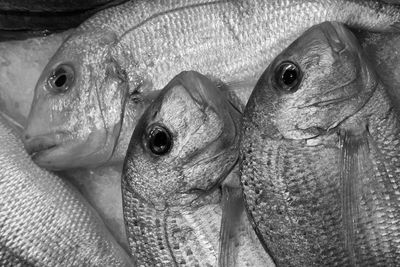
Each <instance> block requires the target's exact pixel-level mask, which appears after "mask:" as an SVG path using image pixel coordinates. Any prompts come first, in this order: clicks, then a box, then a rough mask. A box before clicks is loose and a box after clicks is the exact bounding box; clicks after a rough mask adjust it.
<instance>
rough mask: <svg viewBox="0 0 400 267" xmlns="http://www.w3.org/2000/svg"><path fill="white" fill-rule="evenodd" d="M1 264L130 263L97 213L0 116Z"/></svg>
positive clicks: (78, 264)
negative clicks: (37, 159)
mask: <svg viewBox="0 0 400 267" xmlns="http://www.w3.org/2000/svg"><path fill="white" fill-rule="evenodd" d="M0 143H1V144H2V145H1V147H0V170H1V171H0V265H1V266H132V262H131V259H130V257H129V256H128V254H127V253H126V252H125V251H124V250H123V249H122V248H121V247H120V246H119V245H118V244H117V242H116V241H115V240H114V238H113V237H112V235H111V234H110V233H109V231H108V230H107V228H106V227H105V225H104V224H103V222H102V221H101V219H100V217H99V216H98V215H97V213H96V212H95V211H94V210H93V209H92V208H91V207H90V206H89V205H88V203H87V202H86V201H85V200H84V199H83V197H82V196H80V195H79V193H77V192H76V191H75V190H74V189H73V188H72V187H71V186H70V185H69V184H67V183H66V182H65V181H63V180H62V179H60V178H59V177H57V176H55V175H53V174H52V173H49V172H47V171H45V170H42V169H40V168H39V167H38V166H36V165H35V164H34V163H33V162H32V160H31V159H30V157H29V156H28V155H27V153H26V152H25V150H24V147H23V144H22V142H21V140H20V139H19V138H18V137H17V135H16V132H15V131H14V130H12V129H11V128H10V127H9V126H8V125H7V122H6V120H4V119H3V117H1V118H0Z"/></svg>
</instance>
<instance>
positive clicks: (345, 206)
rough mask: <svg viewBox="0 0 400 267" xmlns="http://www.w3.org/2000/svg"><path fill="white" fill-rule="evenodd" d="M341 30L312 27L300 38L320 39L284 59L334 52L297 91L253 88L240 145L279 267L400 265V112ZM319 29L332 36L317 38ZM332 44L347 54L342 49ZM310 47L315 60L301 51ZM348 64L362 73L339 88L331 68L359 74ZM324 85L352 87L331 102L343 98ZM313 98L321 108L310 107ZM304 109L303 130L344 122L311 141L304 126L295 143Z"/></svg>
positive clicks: (248, 187) (252, 197) (249, 189)
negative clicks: (294, 111) (328, 82)
mask: <svg viewBox="0 0 400 267" xmlns="http://www.w3.org/2000/svg"><path fill="white" fill-rule="evenodd" d="M330 25H331V26H330ZM332 25H333V24H324V25H322V26H320V28H317V27H315V28H314V29H310V31H309V32H308V34H310V35H306V36H303V38H302V39H301V40H303V41H304V40H308V39H309V38H311V36H312V37H313V38H320V40H318V43H317V45H316V46H310V47H307V46H305V47H303V46H301V45H304V44H310V43H305V42H302V41H298V42H296V43H293V46H291V47H289V48H288V50H287V51H286V52H285V53H283V56H282V57H283V58H284V59H286V58H291V59H292V60H294V59H293V58H295V59H296V57H295V56H298V57H301V56H303V57H305V56H304V55H306V56H309V57H312V56H313V55H321V54H322V53H324V55H333V57H332V60H331V61H330V60H329V59H327V58H325V61H322V60H321V61H320V62H319V64H315V66H317V68H316V69H314V72H312V73H306V74H305V75H304V77H306V78H304V80H302V83H301V84H300V85H299V88H298V90H297V91H296V92H295V93H293V92H292V93H291V94H283V93H281V92H280V91H279V89H277V88H273V87H272V86H270V85H269V84H268V82H264V83H263V82H260V84H259V87H256V89H255V90H254V92H253V95H252V97H251V100H250V101H249V103H248V105H247V107H246V111H245V115H244V122H243V137H242V144H241V154H242V155H243V161H242V164H241V184H242V186H243V189H244V195H245V202H246V209H247V211H248V213H249V216H250V220H251V222H252V224H253V227H254V228H255V229H256V232H257V235H258V237H259V238H260V240H261V241H262V242H263V244H264V245H265V248H266V250H267V251H269V252H270V255H271V257H272V258H273V259H274V261H275V263H276V264H277V265H278V266H398V265H399V262H400V190H399V186H400V179H399V175H400V156H399V155H400V116H399V114H398V112H397V111H396V109H394V108H393V105H392V103H391V99H390V98H389V96H388V95H387V92H386V89H387V88H385V87H384V86H383V85H382V83H381V82H380V80H379V79H378V77H377V76H376V74H375V72H374V70H373V67H372V66H371V65H370V64H369V62H368V61H367V60H366V58H365V55H364V54H363V53H362V52H361V48H360V47H359V46H358V44H357V43H356V42H357V40H356V39H355V38H354V36H353V37H352V35H351V33H349V31H348V30H347V29H345V27H344V26H343V25H338V24H335V25H334V26H332ZM320 29H322V32H323V35H320V36H319V37H318V35H317V34H315V35H311V34H312V33H316V32H318V31H319V30H320ZM335 31H336V33H335ZM321 36H322V37H321ZM323 38H325V39H323ZM324 44H325V45H326V44H327V45H328V46H325V45H324ZM332 44H334V45H335V46H333V45H332ZM324 47H325V48H329V49H326V50H324ZM332 47H334V48H335V47H341V49H338V50H335V52H333V49H332ZM302 49H303V50H304V51H310V50H314V52H315V54H313V53H310V54H302V52H303V50H302ZM330 49H331V50H330ZM338 51H339V53H337V52H338ZM299 55H301V56H299ZM290 56H292V57H290ZM282 57H280V58H278V60H284V59H283V58H282ZM321 57H322V55H321ZM302 59H304V58H302ZM305 59H307V57H306V58H305ZM340 59H341V60H342V61H340ZM296 60H297V61H296V62H301V61H300V60H298V59H296ZM352 60H353V61H352ZM357 60H358V61H357ZM321 62H324V63H321ZM349 62H353V64H354V65H353V67H355V68H356V69H357V72H356V73H357V75H356V76H354V77H353V78H351V76H349V78H348V82H347V83H343V81H342V80H340V79H339V78H344V77H345V76H341V77H338V82H337V83H334V82H333V78H334V77H335V75H338V74H341V73H340V72H338V71H337V69H335V68H334V67H332V66H335V67H337V66H341V67H342V68H345V70H347V71H351V70H352V69H353V68H349V66H351V65H349V64H348V65H345V63H349ZM335 64H336V65H335ZM302 66H303V65H302ZM310 66H311V64H310ZM272 70H273V69H272ZM303 70H304V68H303ZM269 71H271V69H269V70H268V71H267V72H266V73H267V74H265V75H266V76H268V74H269V73H270V72H269ZM320 74H321V75H320ZM319 75H320V76H319ZM310 77H311V78H310ZM325 79H331V80H332V82H331V83H330V85H333V86H334V87H333V88H334V89H343V88H344V92H345V93H344V94H343V95H344V97H342V98H334V99H333V100H334V101H332V102H328V103H329V104H326V103H327V102H322V101H321V102H318V99H317V98H318V97H321V96H322V97H321V98H322V99H323V101H330V100H332V97H331V99H330V98H329V96H330V95H329V94H330V93H332V91H333V92H335V91H334V90H332V89H331V88H330V87H328V89H329V90H327V92H326V91H325V90H326V88H322V87H323V86H320V85H323V82H324V81H325ZM310 80H311V81H314V82H316V84H313V83H310ZM304 84H306V86H304ZM343 84H345V85H343ZM336 86H338V87H336ZM346 86H347V87H346ZM336 92H342V91H339V90H336ZM354 92H355V93H356V95H353V93H354ZM296 94H297V95H296ZM333 95H334V97H337V96H342V95H341V94H338V93H336V94H333ZM349 95H350V96H352V97H348V96H349ZM346 96H347V98H346ZM304 99H305V100H304ZM316 99H317V100H316ZM338 99H339V100H338ZM290 101H293V102H290ZM301 101H303V102H301ZM304 102H305V103H307V104H308V103H313V105H311V108H310V109H307V108H308V107H309V106H307V105H305V104H303V103H304ZM290 103H294V104H293V105H290ZM285 105H287V106H288V107H289V108H287V109H285V108H286V107H287V106H285ZM298 106H300V109H299V110H301V109H302V110H304V113H303V114H304V115H302V116H301V115H298V114H294V116H292V117H291V119H297V121H295V122H296V123H297V122H299V125H302V124H301V123H304V121H305V122H308V121H309V120H312V121H317V120H320V119H321V118H328V119H333V120H336V119H337V120H340V121H338V122H337V123H336V124H334V127H331V128H329V129H324V128H323V127H320V128H319V129H321V130H320V131H319V132H318V134H315V135H311V137H309V136H310V131H309V132H307V131H306V130H309V129H312V128H311V127H310V128H305V129H306V130H304V128H299V127H298V128H296V131H297V132H295V134H293V135H292V136H294V137H293V138H291V135H290V134H292V133H293V132H294V130H292V129H293V128H295V127H296V126H298V125H297V124H295V123H293V124H291V123H292V122H291V121H290V120H284V119H286V117H284V116H285V112H287V111H288V110H289V111H291V110H296V109H295V108H297V107H298ZM340 107H344V108H340ZM358 107H359V108H358ZM315 110H317V111H319V112H320V113H313V112H316V111H315ZM307 112H309V113H307ZM325 113H326V114H328V115H329V116H326V117H324V116H325V115H326V114H325ZM276 114H280V115H281V116H282V117H284V119H282V117H278V116H276ZM315 114H317V115H318V116H319V117H318V116H317V115H315ZM286 116H287V115H286ZM282 121H283V123H282ZM323 123H324V121H322V122H320V124H321V125H324V124H323ZM305 125H306V126H307V124H305ZM311 125H312V126H315V127H318V126H320V125H319V124H311ZM328 126H329V127H330V125H329V124H328ZM284 127H287V128H284ZM288 129H289V130H288ZM302 130H304V132H301V131H302ZM285 135H286V136H289V137H286V136H285ZM303 136H305V137H303Z"/></svg>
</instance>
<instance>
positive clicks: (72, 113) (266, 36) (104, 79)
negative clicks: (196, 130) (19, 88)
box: [25, 0, 400, 169]
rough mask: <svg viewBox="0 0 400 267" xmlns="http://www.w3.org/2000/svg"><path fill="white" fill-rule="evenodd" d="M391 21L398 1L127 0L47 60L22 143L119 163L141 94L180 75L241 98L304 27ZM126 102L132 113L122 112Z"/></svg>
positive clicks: (51, 153)
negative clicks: (64, 75) (231, 89)
mask: <svg viewBox="0 0 400 267" xmlns="http://www.w3.org/2000/svg"><path fill="white" fill-rule="evenodd" d="M266 14H268V15H266ZM283 18H284V21H283V20H282V19H283ZM399 19H400V16H399V8H398V6H390V5H387V4H382V3H379V2H377V1H345V0H337V1H300V0H297V1H294V0H291V1H262V0H257V1H239V2H238V1H211V0H187V1H184V2H182V1H177V0H170V1H150V2H149V1H130V2H127V3H125V4H122V5H120V6H117V7H114V8H110V9H107V10H104V11H101V12H99V13H98V14H97V15H95V16H93V17H92V18H91V19H89V20H88V21H86V22H85V23H83V24H82V25H81V26H80V27H79V28H78V29H77V30H76V32H75V34H73V35H72V36H71V37H70V38H69V39H68V40H67V41H66V42H65V43H64V44H63V45H62V46H61V48H60V49H59V51H58V52H57V53H56V55H55V56H54V57H53V59H52V60H51V61H50V62H49V64H48V65H47V67H46V69H45V70H44V72H43V73H42V76H41V78H40V79H39V81H38V84H37V87H36V90H35V98H34V102H33V106H32V109H31V113H30V119H29V121H30V123H29V124H28V128H27V131H26V134H27V138H26V140H25V143H26V144H27V147H28V149H29V150H38V149H39V148H38V147H39V146H38V145H37V144H41V143H44V144H45V145H44V146H42V147H48V146H50V144H51V145H54V144H55V145H56V146H52V149H51V150H47V151H45V150H42V151H41V152H40V153H39V154H37V155H36V157H35V161H36V162H37V163H38V164H39V165H41V166H44V167H46V168H53V169H63V168H72V167H79V166H87V165H95V164H98V165H100V164H103V163H105V162H109V161H122V159H123V158H124V156H125V152H126V148H127V146H128V144H129V140H130V136H131V132H132V129H133V127H132V126H134V125H135V124H136V122H137V120H138V118H139V117H140V115H141V114H142V112H143V110H144V109H145V107H146V105H145V104H143V101H144V102H146V99H147V93H146V92H148V91H151V90H154V89H156V90H157V89H161V88H163V87H164V86H165V85H166V84H167V83H168V82H169V81H170V80H171V79H172V77H174V76H175V75H177V74H178V73H180V72H181V71H183V70H195V71H199V72H200V73H204V74H205V75H207V76H212V77H215V78H217V79H220V80H222V81H223V82H225V83H228V84H238V83H239V84H247V85H248V87H247V88H244V90H242V91H241V92H239V94H240V96H241V98H242V99H243V101H244V102H246V101H247V98H248V96H249V95H250V92H251V90H252V88H253V86H254V84H255V83H256V81H257V80H258V78H259V76H260V75H261V73H262V72H263V70H264V68H265V66H267V65H268V63H269V62H270V61H271V60H272V59H273V58H274V57H275V56H276V55H277V54H278V53H279V52H281V51H282V49H283V48H284V47H286V46H287V45H289V44H290V43H291V42H292V41H293V40H294V39H295V38H296V37H298V36H299V35H300V34H301V33H302V32H303V31H305V30H306V29H307V28H309V27H310V26H312V25H314V24H317V23H319V22H323V21H326V20H335V21H340V22H344V23H347V24H349V25H351V26H354V27H359V28H365V29H369V30H375V31H393V30H395V31H396V29H395V28H393V27H392V26H393V25H395V24H396V22H398V21H399ZM243 55H246V56H245V57H244V56H243ZM61 63H63V64H64V63H65V64H67V65H70V66H72V68H73V69H74V70H75V79H74V82H73V84H72V85H71V87H70V89H69V90H68V91H67V92H65V93H54V91H53V92H49V88H48V83H47V80H48V78H49V77H51V76H52V75H53V74H54V70H55V68H57V66H58V65H59V64H61ZM115 69H119V70H120V71H113V70H115ZM118 72H123V73H125V74H126V76H123V77H122V78H121V76H120V75H117V73H118ZM126 83H127V84H128V86H126ZM239 87H240V88H242V89H243V87H242V86H239ZM127 89H129V92H130V94H132V95H133V96H134V99H135V101H137V102H138V103H139V105H137V104H136V103H134V102H129V101H128V103H129V105H130V106H129V107H126V108H125V109H123V107H122V106H123V103H125V100H122V99H121V98H123V97H125V92H123V91H124V90H127ZM50 91H52V90H51V89H50ZM101 101H106V102H101ZM132 107H137V110H138V111H137V112H130V113H128V112H129V110H131V108H132ZM121 111H122V112H125V114H124V119H123V122H122V121H121V118H120V117H121V114H120V113H121ZM121 123H123V125H122V128H121V131H120V132H119V131H118V129H119V127H120V124H121ZM44 136H46V137H50V139H51V141H49V138H43V137H44ZM118 138H119V139H118ZM115 139H118V140H115ZM40 140H46V141H40ZM112 144H117V148H114V147H113V145H112ZM80 148H84V149H80ZM88 151H90V153H87V152H88ZM110 157H111V158H110ZM74 159H78V160H74Z"/></svg>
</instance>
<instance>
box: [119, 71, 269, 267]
mask: <svg viewBox="0 0 400 267" xmlns="http://www.w3.org/2000/svg"><path fill="white" fill-rule="evenodd" d="M240 117H241V114H240V113H239V112H238V111H237V110H236V109H235V108H234V107H233V106H231V105H230V104H229V103H228V101H227V99H225V98H224V95H223V94H222V93H221V92H219V91H218V90H217V89H216V87H215V85H214V84H213V83H212V82H211V81H210V80H208V79H207V78H206V77H204V76H202V75H200V74H198V73H194V72H186V73H181V74H179V75H178V76H177V77H176V78H174V79H173V80H172V81H171V83H169V84H168V85H167V87H166V88H165V89H164V90H162V92H161V94H160V96H159V97H158V98H157V99H156V100H155V101H154V102H153V103H152V104H151V105H150V106H149V108H148V109H147V110H146V112H145V113H144V115H143V116H142V118H141V119H140V121H139V124H138V126H137V127H136V129H135V131H134V133H133V135H132V141H131V143H130V146H129V149H128V153H127V157H126V161H125V164H124V169H123V175H122V196H123V209H124V218H125V223H126V229H127V236H128V241H129V245H130V248H131V253H132V255H134V257H135V258H136V263H137V264H138V266H216V265H217V264H218V257H219V253H218V252H219V241H220V231H222V230H221V229H220V228H221V216H223V215H222V209H221V205H220V204H221V203H220V202H221V190H220V187H221V184H222V183H223V182H224V181H225V179H226V177H227V176H228V174H229V173H230V171H231V170H232V168H233V167H234V165H235V163H236V162H237V157H238V142H239V135H238V133H239V132H238V131H239V127H240ZM155 124H156V125H159V126H162V127H165V128H166V129H168V131H169V132H170V133H171V135H172V137H173V146H172V147H171V149H170V150H169V151H168V152H167V153H165V154H163V155H156V154H153V153H152V151H151V149H150V148H149V147H150V143H148V142H147V139H148V137H147V132H148V130H147V129H149V128H150V129H151V127H152V125H155ZM237 179H238V177H237ZM237 219H238V221H239V220H240V218H237ZM246 219H247V217H245V218H244V219H243V221H242V223H243V225H242V227H241V228H239V229H237V230H235V234H237V235H238V238H237V240H238V245H237V246H238V248H237V250H238V251H240V253H238V254H236V255H232V256H231V257H232V258H233V257H237V260H236V262H238V263H239V265H237V266H271V261H270V258H269V256H268V255H267V254H266V253H265V251H264V250H263V248H262V246H261V244H260V243H259V241H258V240H256V239H254V237H253V236H254V233H253V235H252V233H251V231H248V229H247V228H246V225H248V221H247V224H246ZM236 231H237V232H236ZM242 247H243V249H242ZM247 251H251V253H244V252H247Z"/></svg>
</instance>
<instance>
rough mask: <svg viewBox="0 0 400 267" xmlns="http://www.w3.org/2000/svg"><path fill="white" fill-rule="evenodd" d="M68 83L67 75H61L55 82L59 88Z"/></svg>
mask: <svg viewBox="0 0 400 267" xmlns="http://www.w3.org/2000/svg"><path fill="white" fill-rule="evenodd" d="M66 81H67V76H66V75H65V74H61V75H60V76H58V77H57V78H56V80H55V82H54V84H55V85H56V86H57V87H62V86H63V85H64V84H65V82H66Z"/></svg>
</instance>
